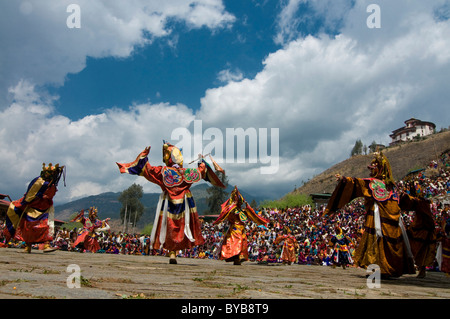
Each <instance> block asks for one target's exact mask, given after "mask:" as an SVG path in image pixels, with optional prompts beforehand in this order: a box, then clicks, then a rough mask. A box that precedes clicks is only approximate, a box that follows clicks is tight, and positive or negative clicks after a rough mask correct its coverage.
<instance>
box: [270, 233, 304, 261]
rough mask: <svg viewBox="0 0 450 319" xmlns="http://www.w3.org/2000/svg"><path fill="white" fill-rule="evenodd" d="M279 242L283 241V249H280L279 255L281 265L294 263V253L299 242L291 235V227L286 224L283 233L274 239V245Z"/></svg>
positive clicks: (295, 258) (295, 257)
mask: <svg viewBox="0 0 450 319" xmlns="http://www.w3.org/2000/svg"><path fill="white" fill-rule="evenodd" d="M280 243H283V249H282V250H281V255H280V258H281V261H282V263H283V265H290V264H292V263H295V261H296V260H297V256H296V253H297V250H298V247H299V244H298V242H297V239H295V236H294V235H292V231H291V229H290V228H289V227H287V226H284V234H280V235H278V236H277V238H276V239H275V241H274V244H275V245H279V244H280Z"/></svg>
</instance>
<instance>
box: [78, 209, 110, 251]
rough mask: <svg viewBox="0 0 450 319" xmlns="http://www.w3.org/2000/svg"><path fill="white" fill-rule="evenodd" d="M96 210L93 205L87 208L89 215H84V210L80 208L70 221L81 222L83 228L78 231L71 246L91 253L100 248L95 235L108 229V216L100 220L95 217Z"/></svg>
mask: <svg viewBox="0 0 450 319" xmlns="http://www.w3.org/2000/svg"><path fill="white" fill-rule="evenodd" d="M97 213H98V210H97V208H95V207H91V208H90V209H89V217H88V218H86V217H84V210H82V211H81V212H80V213H79V214H78V215H77V216H76V217H75V218H74V219H73V220H72V221H76V222H79V223H81V224H83V229H82V230H81V231H80V232H79V233H78V237H77V239H76V240H75V242H74V243H73V248H76V247H78V248H81V252H83V251H89V252H92V253H95V252H97V251H98V250H99V249H100V245H99V243H98V239H97V237H98V236H99V233H100V232H102V231H108V230H109V229H110V227H109V225H108V220H109V218H107V219H105V220H100V219H98V218H97Z"/></svg>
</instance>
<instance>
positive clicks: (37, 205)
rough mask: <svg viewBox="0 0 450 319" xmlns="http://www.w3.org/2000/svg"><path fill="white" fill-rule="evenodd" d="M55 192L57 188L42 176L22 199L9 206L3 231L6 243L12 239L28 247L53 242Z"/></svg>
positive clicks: (34, 180) (29, 186)
mask: <svg viewBox="0 0 450 319" xmlns="http://www.w3.org/2000/svg"><path fill="white" fill-rule="evenodd" d="M56 191H57V189H56V185H55V184H52V183H49V182H47V181H45V180H44V179H43V178H42V177H36V178H35V179H33V180H32V181H31V182H30V184H29V185H28V188H27V191H26V193H25V194H24V196H23V197H22V198H21V199H19V200H15V201H13V202H11V204H10V205H9V208H8V211H7V213H6V221H5V223H6V227H5V230H4V234H5V237H6V240H7V241H9V240H10V239H12V238H15V239H17V240H22V241H24V242H26V243H27V244H35V243H45V242H48V241H51V240H53V233H54V208H53V197H54V196H55V194H56Z"/></svg>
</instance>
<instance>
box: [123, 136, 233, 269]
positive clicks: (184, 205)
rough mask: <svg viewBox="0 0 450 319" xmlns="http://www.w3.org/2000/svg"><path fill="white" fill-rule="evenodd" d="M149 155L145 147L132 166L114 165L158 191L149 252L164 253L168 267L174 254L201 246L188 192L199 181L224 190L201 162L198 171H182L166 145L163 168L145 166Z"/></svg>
mask: <svg viewBox="0 0 450 319" xmlns="http://www.w3.org/2000/svg"><path fill="white" fill-rule="evenodd" d="M149 152H150V147H147V148H146V149H145V150H144V151H142V152H141V154H139V155H138V157H137V158H136V160H135V161H134V162H131V163H125V164H120V163H117V165H118V166H119V170H120V172H121V173H128V174H131V175H139V176H143V177H145V178H146V179H147V180H148V181H150V182H152V183H155V184H156V185H158V186H159V187H161V190H162V193H161V195H160V197H159V202H158V206H157V208H156V215H155V221H154V223H153V228H152V233H151V237H150V245H151V247H150V248H151V249H161V248H164V249H166V250H168V251H169V255H170V259H169V263H171V264H176V263H177V260H176V251H178V250H182V249H190V248H192V247H194V246H198V245H202V244H203V243H204V238H203V236H202V233H201V223H200V220H199V218H198V213H197V207H196V205H195V201H194V198H193V197H192V193H191V191H190V190H189V188H190V187H191V186H192V185H193V184H194V183H197V182H199V181H201V180H202V179H204V180H206V181H208V182H210V183H211V184H213V185H214V186H218V187H222V188H225V186H224V185H223V183H222V182H221V181H220V180H219V178H218V177H217V175H216V174H215V173H214V171H213V170H212V168H211V167H210V166H209V164H208V163H207V162H206V161H205V160H204V159H203V158H202V159H201V163H199V164H198V168H183V155H182V154H181V151H180V150H179V149H178V148H177V147H176V146H174V145H172V144H170V143H167V142H164V145H163V161H164V163H165V164H166V165H165V166H152V165H151V164H150V163H149V162H148V154H149ZM213 164H214V167H215V169H216V170H219V171H222V172H223V170H222V169H221V168H220V167H219V166H218V165H217V163H215V162H214V161H213Z"/></svg>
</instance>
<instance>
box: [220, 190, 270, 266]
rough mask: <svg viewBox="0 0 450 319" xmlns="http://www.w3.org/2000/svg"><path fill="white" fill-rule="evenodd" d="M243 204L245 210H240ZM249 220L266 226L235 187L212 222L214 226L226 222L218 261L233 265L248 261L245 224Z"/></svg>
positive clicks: (264, 221)
mask: <svg viewBox="0 0 450 319" xmlns="http://www.w3.org/2000/svg"><path fill="white" fill-rule="evenodd" d="M242 204H245V208H242ZM248 219H250V220H251V221H252V222H254V223H256V224H258V225H266V224H267V223H268V221H267V220H265V219H264V218H262V217H260V216H259V215H258V214H256V213H255V211H254V210H253V208H252V207H250V205H249V204H248V203H247V202H246V201H245V199H244V197H242V195H241V193H240V192H239V190H238V189H237V187H236V186H235V187H234V189H233V191H232V192H231V196H230V198H229V199H228V200H227V201H226V202H225V203H223V204H222V211H221V213H220V215H219V217H218V218H217V220H216V221H215V222H214V225H217V224H219V223H222V222H224V221H228V223H229V228H228V231H227V232H226V234H225V235H224V238H223V242H222V245H221V248H220V251H219V253H220V259H221V260H225V261H227V262H231V261H233V263H234V265H240V264H241V262H243V261H246V260H248V245H247V233H246V230H245V222H247V220H248Z"/></svg>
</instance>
